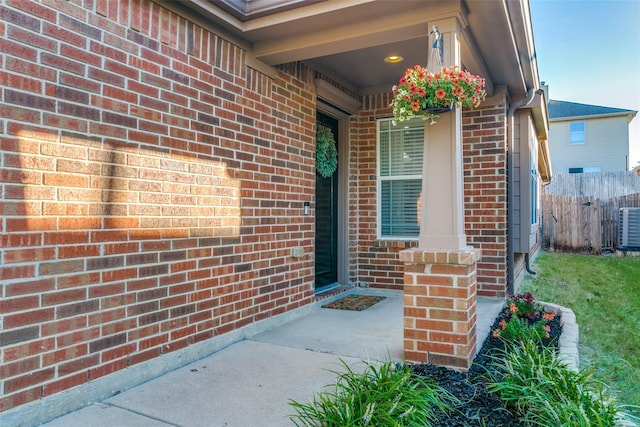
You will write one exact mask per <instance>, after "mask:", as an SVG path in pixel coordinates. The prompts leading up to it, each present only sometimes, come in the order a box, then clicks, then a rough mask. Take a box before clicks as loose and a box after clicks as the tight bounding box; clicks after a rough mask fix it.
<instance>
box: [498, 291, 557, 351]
mask: <svg viewBox="0 0 640 427" xmlns="http://www.w3.org/2000/svg"><path fill="white" fill-rule="evenodd" d="M502 317H503V319H502V320H501V321H500V323H499V326H500V327H499V328H496V329H494V330H493V333H492V335H493V337H494V338H502V339H504V340H506V341H528V340H533V341H542V340H543V339H545V338H549V332H551V327H550V326H549V322H551V321H552V320H553V319H555V317H556V313H555V312H553V311H552V312H550V313H547V312H545V311H544V308H543V307H542V306H541V305H540V304H538V303H537V302H536V301H535V299H534V298H533V296H532V295H531V294H530V293H528V292H527V293H525V294H517V295H513V296H511V297H509V298H508V299H507V309H506V310H505V311H504V312H503V313H502Z"/></svg>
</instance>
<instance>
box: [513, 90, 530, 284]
mask: <svg viewBox="0 0 640 427" xmlns="http://www.w3.org/2000/svg"><path fill="white" fill-rule="evenodd" d="M535 94H536V92H535V90H534V89H529V90H528V91H527V95H526V96H525V97H524V98H523V99H521V100H519V101H516V102H514V103H513V104H511V105H510V106H509V110H508V112H507V127H508V132H509V136H508V137H507V294H508V295H513V293H514V291H515V272H514V265H515V254H514V252H513V246H514V245H513V242H514V238H513V224H514V215H515V213H514V212H515V206H514V197H513V187H514V179H515V178H514V176H513V175H514V165H513V147H514V145H515V132H514V131H513V126H514V125H513V122H514V116H515V113H516V110H518V109H520V108H522V107H524V106H525V105H527V104H528V103H529V102H531V100H532V99H533V97H534V96H535Z"/></svg>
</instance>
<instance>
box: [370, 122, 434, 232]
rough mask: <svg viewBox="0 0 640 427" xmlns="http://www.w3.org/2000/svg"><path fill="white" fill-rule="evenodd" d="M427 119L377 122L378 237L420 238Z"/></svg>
mask: <svg viewBox="0 0 640 427" xmlns="http://www.w3.org/2000/svg"><path fill="white" fill-rule="evenodd" d="M423 149H424V121H423V120H421V119H414V120H411V121H406V122H401V123H398V124H397V125H396V126H394V125H393V123H392V122H391V119H388V120H386V119H385V120H380V121H378V236H379V237H380V238H394V239H397V238H401V239H403V238H408V239H413V238H417V237H418V235H419V234H420V224H419V222H418V203H419V198H420V193H421V191H422V156H423Z"/></svg>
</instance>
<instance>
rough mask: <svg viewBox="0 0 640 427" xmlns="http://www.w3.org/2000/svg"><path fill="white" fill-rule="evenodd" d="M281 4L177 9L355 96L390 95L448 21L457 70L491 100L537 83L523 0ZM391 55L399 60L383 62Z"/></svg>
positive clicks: (198, 2)
mask: <svg viewBox="0 0 640 427" xmlns="http://www.w3.org/2000/svg"><path fill="white" fill-rule="evenodd" d="M228 1H244V0H228ZM280 3H281V6H282V7H280V8H279V9H278V8H275V9H273V10H271V11H270V12H265V11H264V10H263V11H262V14H261V15H260V16H258V15H255V17H252V18H250V19H245V20H241V19H238V18H237V17H235V16H233V14H231V13H229V11H228V5H227V9H226V10H225V7H221V1H215V0H189V1H185V2H183V3H182V4H183V5H187V6H188V7H189V8H191V9H192V10H195V11H196V12H197V14H198V15H199V17H200V18H204V19H206V20H208V21H209V22H210V23H212V24H213V25H214V26H216V27H217V28H223V29H225V30H226V31H227V32H228V33H229V34H230V35H231V36H232V37H235V38H237V40H238V42H239V43H242V44H243V45H244V46H246V47H247V49H248V50H249V52H250V54H251V55H252V56H253V57H254V58H255V59H257V60H259V61H261V62H263V63H266V64H267V65H272V66H275V65H278V64H282V63H288V62H294V61H305V62H307V63H309V64H311V65H312V66H313V67H314V68H317V69H318V70H320V71H321V72H323V73H325V74H327V75H329V76H330V77H332V78H335V79H336V80H338V81H339V82H340V83H342V84H344V85H346V86H348V87H350V88H352V89H353V90H355V91H356V92H358V93H361V94H364V93H371V92H376V91H380V89H381V88H382V89H384V88H387V89H390V87H391V86H392V85H394V84H396V83H397V81H398V79H399V78H400V77H401V75H402V74H403V72H404V70H405V69H406V68H408V67H411V66H413V65H415V64H421V65H426V59H427V57H428V55H429V31H430V24H431V23H432V22H434V21H438V20H442V19H447V18H456V19H457V20H458V22H459V23H460V27H461V30H462V33H461V41H462V46H461V56H462V62H463V66H465V67H466V68H468V69H469V71H471V72H472V73H474V74H479V75H482V76H483V77H485V78H487V80H488V83H489V86H490V87H489V88H488V91H489V93H490V94H491V93H492V91H493V86H494V85H495V86H498V85H504V86H506V87H507V88H508V89H509V92H510V94H511V96H513V97H519V96H524V94H526V91H527V89H529V88H531V87H535V86H536V85H537V84H538V83H537V82H536V81H535V79H536V78H537V74H535V75H534V73H533V72H531V71H530V70H527V67H530V66H531V64H532V63H533V64H535V53H534V52H531V48H530V46H532V39H531V37H529V35H528V34H527V31H529V28H528V27H527V23H526V20H527V13H525V12H527V11H528V2H527V0H504V1H501V0H492V1H481V0H468V1H465V2H463V1H460V0H396V1H389V0H348V1H347V0H325V1H318V2H297V1H294V2H290V4H289V5H288V7H289V8H288V9H287V8H286V7H285V5H284V3H286V2H284V1H282V2H280ZM174 4H175V3H174ZM523 4H524V6H526V7H524V6H523ZM523 8H524V9H526V10H525V11H524V12H523V10H524V9H523ZM245 18H246V17H245ZM390 54H398V55H401V56H403V57H404V58H405V60H404V61H403V62H402V63H400V64H387V63H385V62H383V59H384V58H385V57H386V56H388V55H390ZM445 65H450V64H445ZM535 73H537V67H536V69H535Z"/></svg>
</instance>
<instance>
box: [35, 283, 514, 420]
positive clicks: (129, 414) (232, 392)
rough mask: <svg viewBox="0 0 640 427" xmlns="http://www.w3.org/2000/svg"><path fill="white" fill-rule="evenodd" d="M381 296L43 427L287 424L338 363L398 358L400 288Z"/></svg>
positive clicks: (490, 305) (482, 309)
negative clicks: (297, 406) (294, 404)
mask: <svg viewBox="0 0 640 427" xmlns="http://www.w3.org/2000/svg"><path fill="white" fill-rule="evenodd" d="M362 293H367V294H374V293H375V294H381V292H380V291H378V292H376V291H369V292H366V291H364V292H362ZM382 294H383V295H384V296H386V297H387V298H386V299H385V300H383V301H381V302H379V303H378V304H376V305H374V306H373V307H370V308H369V309H367V310H364V311H360V312H355V311H344V310H332V309H324V308H318V309H317V310H313V311H312V312H311V313H310V314H308V315H307V316H305V317H302V318H300V319H298V320H295V321H292V322H289V323H286V324H284V325H282V326H279V327H277V328H275V329H273V330H271V331H268V332H264V333H261V334H258V335H255V336H253V337H251V338H250V339H247V340H244V341H240V342H238V343H236V344H233V345H231V346H229V347H226V348H225V349H223V350H221V351H219V352H217V353H215V354H213V355H211V356H209V357H206V358H204V359H201V360H199V361H198V362H195V363H193V364H191V365H188V366H186V367H183V368H180V369H177V370H175V371H173V372H170V373H168V374H166V375H163V376H161V377H159V378H156V379H153V380H151V381H149V382H147V383H144V384H142V385H139V386H137V387H134V388H131V389H129V390H126V391H124V392H122V393H120V394H118V395H116V396H113V397H111V398H109V399H106V400H103V401H101V402H98V403H94V404H92V405H90V406H88V407H85V408H83V409H81V410H78V411H75V412H72V413H70V414H68V415H65V416H62V417H60V418H58V419H56V420H54V421H52V422H49V423H47V424H44V425H45V426H47V427H76V426H77V427H113V426H126V427H152V426H153V427H161V426H184V427H196V426H203V427H205V426H206V427H218V426H220V427H222V426H225V427H251V426H261V427H269V426H274V427H275V426H277V427H280V426H290V425H293V424H292V422H291V421H290V420H289V419H288V415H291V414H293V413H294V410H293V409H292V408H291V407H290V406H289V404H288V402H289V399H293V400H296V401H299V402H304V403H307V402H309V401H311V399H312V397H313V394H314V392H319V391H322V389H323V387H324V386H326V385H328V384H332V383H333V382H334V381H335V378H336V375H335V374H334V373H332V372H330V371H340V372H343V371H344V369H343V367H342V366H341V363H347V364H349V365H350V366H352V367H354V368H356V369H357V368H358V366H363V364H362V361H363V360H388V359H392V360H401V359H402V346H403V331H402V317H403V302H402V293H401V292H384V293H382ZM335 298H336V297H334V299H335ZM326 302H327V301H326V300H325V301H321V302H320V303H319V305H320V304H324V303H326ZM501 307H502V301H498V300H490V299H482V298H481V299H479V301H478V326H477V330H478V338H479V339H484V338H485V337H486V335H487V334H488V332H489V328H490V326H491V323H492V322H493V320H494V319H495V317H496V315H497V313H498V311H499V310H500V308H501ZM480 345H482V344H481V343H480Z"/></svg>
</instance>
